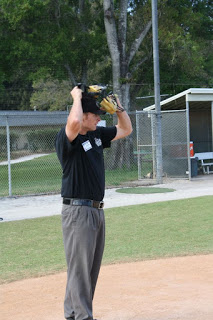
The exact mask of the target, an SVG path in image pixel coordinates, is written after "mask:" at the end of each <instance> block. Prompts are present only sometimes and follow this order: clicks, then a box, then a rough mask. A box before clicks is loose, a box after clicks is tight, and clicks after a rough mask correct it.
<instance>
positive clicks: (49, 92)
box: [30, 78, 71, 111]
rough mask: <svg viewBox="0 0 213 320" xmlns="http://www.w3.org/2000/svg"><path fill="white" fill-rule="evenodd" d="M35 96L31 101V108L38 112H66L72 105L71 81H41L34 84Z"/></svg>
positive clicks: (33, 95)
mask: <svg viewBox="0 0 213 320" xmlns="http://www.w3.org/2000/svg"><path fill="white" fill-rule="evenodd" d="M33 89H34V90H33V94H32V96H31V99H30V105H31V108H32V109H33V108H35V107H36V109H37V110H40V111H41V110H48V111H55V110H62V111H64V110H66V109H67V107H68V106H69V105H70V104H71V96H70V90H71V83H70V81H65V80H63V81H59V80H55V79H51V78H49V79H47V80H43V79H40V80H38V81H34V83H33Z"/></svg>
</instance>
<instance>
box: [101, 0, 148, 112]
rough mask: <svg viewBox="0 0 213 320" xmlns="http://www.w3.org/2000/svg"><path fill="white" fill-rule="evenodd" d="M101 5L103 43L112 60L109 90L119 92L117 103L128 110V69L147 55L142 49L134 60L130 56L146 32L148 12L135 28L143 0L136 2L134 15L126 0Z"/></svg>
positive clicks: (130, 70) (108, 0) (133, 67)
mask: <svg viewBox="0 0 213 320" xmlns="http://www.w3.org/2000/svg"><path fill="white" fill-rule="evenodd" d="M142 2H143V1H142ZM103 5H104V23H105V29H106V35H107V43H108V47H109V51H110V56H111V59H112V76H113V91H114V92H116V93H117V94H118V95H119V97H120V99H121V102H122V103H123V104H125V107H126V109H127V111H128V110H129V109H130V94H129V93H130V91H129V90H130V82H131V81H132V72H134V71H135V70H136V69H137V68H138V67H139V65H141V64H143V63H144V62H145V61H146V60H147V55H146V54H145V52H143V51H142V52H141V56H140V60H139V61H138V62H137V63H133V59H134V57H135V56H136V54H137V53H138V51H139V49H140V46H141V44H142V42H143V40H144V39H145V37H146V35H147V33H148V32H149V31H150V28H151V19H150V15H149V18H147V17H143V16H142V18H141V22H142V23H141V25H140V27H139V28H137V29H135V27H136V23H135V22H136V21H138V16H140V13H141V10H140V9H141V8H142V9H144V8H143V5H144V6H145V7H146V4H145V3H142V4H141V6H142V7H140V5H137V9H138V11H137V14H136V10H135V9H133V8H132V10H131V7H129V1H128V0H120V1H118V2H115V1H112V0H104V1H103ZM114 5H116V7H114ZM118 5H119V6H118ZM128 27H129V30H128ZM131 33H132V34H133V35H135V38H133V39H132V36H131V37H129V38H127V36H128V35H130V34H131Z"/></svg>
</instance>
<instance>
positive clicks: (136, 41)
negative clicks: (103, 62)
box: [127, 20, 152, 66]
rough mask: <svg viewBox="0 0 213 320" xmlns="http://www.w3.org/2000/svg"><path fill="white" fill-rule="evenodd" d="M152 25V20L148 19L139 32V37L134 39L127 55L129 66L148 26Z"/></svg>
mask: <svg viewBox="0 0 213 320" xmlns="http://www.w3.org/2000/svg"><path fill="white" fill-rule="evenodd" d="M151 25H152V21H151V20H150V21H149V22H148V23H147V25H146V27H145V28H144V30H143V31H142V32H141V33H140V35H139V37H138V38H137V39H135V41H134V42H133V44H132V46H131V49H130V52H129V57H128V59H127V65H128V66H129V65H130V63H131V61H132V59H133V58H134V56H135V54H136V52H137V51H138V49H139V47H140V45H141V43H142V41H143V39H144V38H145V36H146V35H147V33H148V32H149V30H150V28H151Z"/></svg>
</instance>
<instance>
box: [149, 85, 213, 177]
mask: <svg viewBox="0 0 213 320" xmlns="http://www.w3.org/2000/svg"><path fill="white" fill-rule="evenodd" d="M160 104H161V111H162V114H163V113H166V112H167V113H173V114H175V112H177V114H178V111H185V118H184V119H183V118H182V121H186V144H185V147H184V144H182V146H181V145H180V144H179V145H178V144H173V145H172V144H170V146H167V149H170V152H171V149H172V148H173V150H176V151H175V152H176V158H175V157H173V160H174V159H176V160H181V158H182V159H184V158H185V159H186V158H187V166H188V170H186V172H187V174H188V175H189V179H191V177H192V176H195V175H196V172H195V171H196V170H195V168H194V166H195V163H194V161H195V160H193V158H192V157H190V142H193V149H194V153H196V154H197V153H212V151H213V89H212V88H190V89H188V90H185V91H183V92H181V93H179V94H177V95H175V96H172V97H170V98H168V99H165V100H163V101H161V103H160ZM154 110H155V105H151V106H149V107H147V108H145V109H144V111H146V112H151V111H154ZM177 119H178V118H177ZM168 121H169V120H168ZM168 121H167V124H166V126H167V127H168V128H169V123H168ZM178 121H179V120H177V123H176V124H175V125H174V126H173V132H172V131H171V133H172V134H174V135H175V133H177V134H180V133H178V128H179V126H181V123H178ZM165 131H166V130H165ZM162 141H164V132H163V131H162ZM162 148H164V145H163V146H162ZM162 152H163V154H164V151H162ZM167 152H169V151H168V150H167ZM175 152H174V153H175ZM178 153H179V154H178ZM178 156H179V157H178ZM212 160H213V159H212ZM212 160H211V161H212ZM171 161H172V159H171ZM167 162H168V159H167ZM164 164H165V163H164V157H163V166H164ZM192 167H193V170H192ZM186 169H187V168H186ZM184 170H185V167H184ZM198 173H199V172H198Z"/></svg>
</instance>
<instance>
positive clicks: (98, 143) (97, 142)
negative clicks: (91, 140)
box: [95, 138, 102, 147]
mask: <svg viewBox="0 0 213 320" xmlns="http://www.w3.org/2000/svg"><path fill="white" fill-rule="evenodd" d="M95 143H96V145H97V146H98V147H100V146H101V145H102V142H101V139H99V138H95Z"/></svg>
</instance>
